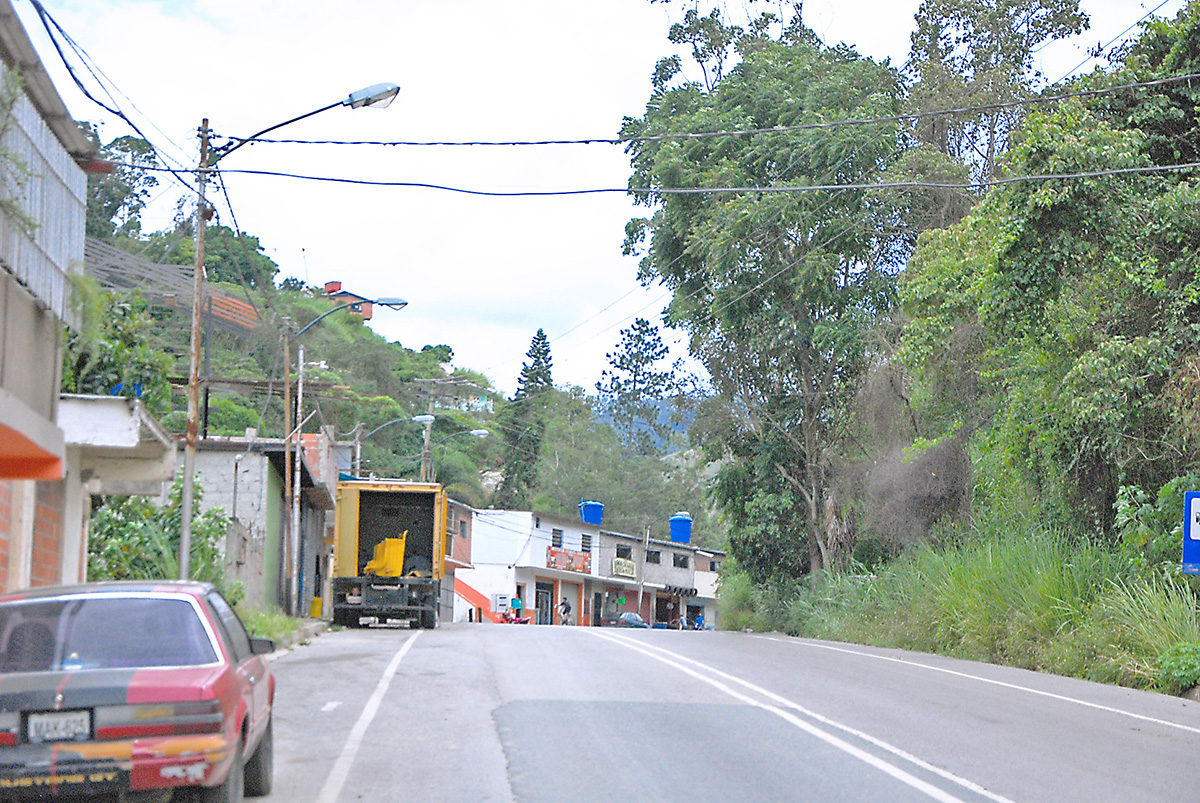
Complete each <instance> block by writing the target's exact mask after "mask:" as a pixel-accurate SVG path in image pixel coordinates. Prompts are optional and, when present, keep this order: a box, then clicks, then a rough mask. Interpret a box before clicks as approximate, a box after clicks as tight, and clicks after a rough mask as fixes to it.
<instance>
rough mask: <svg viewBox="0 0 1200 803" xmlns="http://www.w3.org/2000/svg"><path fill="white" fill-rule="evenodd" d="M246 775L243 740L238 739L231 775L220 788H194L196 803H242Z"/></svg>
mask: <svg viewBox="0 0 1200 803" xmlns="http://www.w3.org/2000/svg"><path fill="white" fill-rule="evenodd" d="M245 780H246V778H245V774H244V772H243V764H242V740H241V739H238V741H237V744H236V745H235V747H234V749H233V763H232V764H231V765H230V767H229V775H227V776H225V783H223V784H221V785H220V786H194V787H192V789H193V791H194V792H195V797H193V798H192V800H194V801H195V803H242V798H243V797H244V796H245V786H243V784H244V783H245Z"/></svg>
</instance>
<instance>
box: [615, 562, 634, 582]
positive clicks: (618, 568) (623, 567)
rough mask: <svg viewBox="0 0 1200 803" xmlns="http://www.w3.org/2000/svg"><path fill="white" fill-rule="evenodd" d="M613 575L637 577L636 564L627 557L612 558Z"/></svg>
mask: <svg viewBox="0 0 1200 803" xmlns="http://www.w3.org/2000/svg"><path fill="white" fill-rule="evenodd" d="M612 573H613V577H628V578H630V579H636V578H637V564H636V563H634V562H633V561H631V560H629V559H628V558H613V565H612Z"/></svg>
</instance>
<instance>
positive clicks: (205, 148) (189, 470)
mask: <svg viewBox="0 0 1200 803" xmlns="http://www.w3.org/2000/svg"><path fill="white" fill-rule="evenodd" d="M399 91H400V87H398V86H396V85H395V84H375V85H374V86H370V87H367V88H366V89H360V90H358V91H357V92H352V93H351V94H350V96H349V97H347V98H346V99H345V100H340V101H337V102H336V103H331V104H329V105H328V106H322V107H321V108H319V109H314V110H313V111H311V112H308V113H307V114H302V115H300V116H299V117H293V118H292V119H290V120H285V121H284V122H282V123H278V124H276V125H273V126H271V127H270V128H264V129H263V130H262V131H259V132H258V133H257V134H254V135H253V136H250V137H246V138H245V139H239V140H233V141H231V142H229V143H227V144H226V145H224V146H222V147H219V148H214V149H212V150H211V151H210V150H209V143H208V135H209V129H208V118H207V117H205V118H204V119H203V120H201V122H200V162H199V165H198V166H197V168H196V184H197V202H196V261H195V266H194V270H195V275H194V277H193V282H192V333H191V356H190V359H189V364H188V390H187V429H186V432H185V434H184V452H183V498H182V499H181V500H180V515H181V517H182V518H181V521H180V526H179V579H181V580H186V579H188V575H189V574H190V572H191V549H192V508H193V506H194V503H195V500H194V496H195V494H194V492H193V488H192V486H193V484H194V482H195V476H196V435H197V430H198V428H199V412H200V328H201V318H202V316H201V310H202V301H201V297H202V296H203V294H204V235H205V228H206V225H207V221H208V219H209V217H211V214H210V212H209V209H208V208H207V206H206V205H205V203H204V188H205V185H206V184H207V183H208V174H209V173H210V172H212V171H213V169H214V168H215V167H216V164H217V162H218V161H220V160H221V159H223V158H224V157H226V156H228V155H229V154H231V153H233V152H234V151H236V150H237V149H238V148H240V147H242V146H243V145H245V144H246V143H247V142H252V141H254V140H255V139H257V138H258V137H261V136H262V135H263V134H266V133H269V132H271V131H274V130H275V129H277V128H282V127H283V126H285V125H289V124H291V123H294V122H296V121H297V120H303V119H305V118H306V117H312V116H313V115H314V114H320V113H321V112H323V111H328V110H329V109H332V108H334V107H336V106H349V107H350V108H352V109H358V108H362V107H363V106H374V107H376V108H380V109H382V108H386V107H387V106H388V105H389V104H390V103H391V102H392V100H393V98H395V97H396V95H397V93H399Z"/></svg>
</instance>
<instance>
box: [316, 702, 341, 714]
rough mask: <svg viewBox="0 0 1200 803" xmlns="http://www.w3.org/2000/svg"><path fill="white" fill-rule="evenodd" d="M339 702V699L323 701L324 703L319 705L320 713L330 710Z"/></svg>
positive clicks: (339, 703)
mask: <svg viewBox="0 0 1200 803" xmlns="http://www.w3.org/2000/svg"><path fill="white" fill-rule="evenodd" d="M341 704H342V701H341V700H330V701H329V702H327V703H325V705H323V706H321V713H322V714H324V713H325V712H327V711H332V710H333V709H335V708H337V707H338V706H339V705H341Z"/></svg>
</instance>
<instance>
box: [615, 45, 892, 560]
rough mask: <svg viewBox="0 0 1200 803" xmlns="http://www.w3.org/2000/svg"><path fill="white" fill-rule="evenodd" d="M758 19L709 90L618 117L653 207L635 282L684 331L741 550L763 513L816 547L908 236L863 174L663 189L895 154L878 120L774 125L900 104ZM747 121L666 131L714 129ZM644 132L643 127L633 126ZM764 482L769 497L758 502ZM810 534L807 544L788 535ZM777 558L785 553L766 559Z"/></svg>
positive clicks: (873, 113) (637, 187)
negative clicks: (707, 393)
mask: <svg viewBox="0 0 1200 803" xmlns="http://www.w3.org/2000/svg"><path fill="white" fill-rule="evenodd" d="M761 31H762V29H761V28H759V29H755V31H754V32H753V35H752V34H747V35H745V36H743V37H742V38H740V39H738V40H737V41H736V42H735V46H736V47H737V48H738V50H739V52H741V54H742V56H743V59H742V62H741V63H740V64H739V65H738V66H737V67H735V68H734V69H732V70H730V71H728V72H727V73H726V74H725V75H724V77H723V78H722V79H721V80H720V81H719V82H718V83H717V84H716V85H715V86H714V87H713V89H712V91H711V92H706V91H705V90H704V87H702V86H700V85H698V84H695V83H683V84H681V85H679V86H676V87H674V88H666V87H656V88H655V90H654V91H653V93H652V95H651V98H650V102H649V103H648V104H647V111H646V114H645V116H644V117H643V118H641V119H627V120H626V122H625V125H624V127H623V129H622V133H623V135H624V136H626V137H628V138H630V144H629V146H628V149H629V151H630V153H631V156H632V165H633V176H632V178H631V179H630V182H629V186H630V189H631V190H634V191H636V192H637V193H638V195H637V196H636V197H637V199H638V201H639V202H641V203H644V204H647V205H651V206H654V207H656V211H655V212H654V214H653V216H652V217H651V218H649V219H641V220H634V221H631V222H630V223H629V224H628V226H627V227H626V233H627V237H626V246H625V247H626V252H627V253H639V252H640V249H641V247H642V245H643V243H645V242H646V240H647V239H648V240H649V243H648V246H647V247H646V249H645V252H644V256H643V259H642V261H641V263H640V276H641V278H642V280H643V281H645V282H651V281H659V282H662V283H664V284H666V285H667V286H668V287H669V288H670V289H671V290H672V291H673V298H672V301H671V304H670V306H669V308H668V321H667V322H668V323H669V324H671V325H674V326H679V327H681V328H683V329H684V330H685V331H687V332H688V333H689V337H690V344H689V348H690V350H691V352H692V354H693V355H695V356H696V357H698V358H699V359H700V360H701V361H702V362H703V363H704V364H705V366H706V367H707V369H708V372H709V374H710V376H712V377H713V386H714V389H715V390H716V392H717V399H716V401H715V402H714V404H715V405H717V406H718V407H719V409H717V410H712V409H710V410H709V412H708V413H707V414H706V415H707V416H708V417H709V419H710V422H709V424H708V426H707V427H706V430H707V436H708V445H709V447H710V449H712V451H713V454H711V456H712V457H714V458H719V457H733V458H734V459H733V460H732V461H730V462H727V463H726V464H725V468H724V469H723V470H722V472H721V473H720V474H719V475H718V483H717V485H718V487H717V493H718V498H719V499H720V500H721V501H722V504H723V507H724V508H725V511H726V513H727V514H730V515H731V516H732V517H733V519H734V520H733V522H732V527H731V538H730V546H731V549H732V550H733V551H734V552H735V555H736V556H737V558H738V561H739V563H740V564H742V565H746V564H747V563H748V562H751V561H753V560H754V555H753V554H751V553H753V552H754V551H755V550H759V549H761V546H762V545H761V542H751V541H747V540H740V539H741V536H742V533H744V532H745V530H744V528H743V529H741V530H739V527H740V526H741V525H745V524H746V523H747V522H749V521H751V520H756V521H761V518H757V519H756V518H755V517H761V516H766V517H767V518H768V521H769V525H768V526H767V527H766V530H767V531H768V532H769V534H770V536H771V537H772V538H777V539H784V540H785V541H786V542H787V543H788V546H787V547H785V548H784V549H782V550H780V551H783V552H789V554H795V553H797V552H804V551H806V552H807V567H808V568H810V569H811V570H814V571H815V570H819V569H821V568H822V566H823V565H824V563H825V562H826V554H825V553H826V552H827V550H826V544H825V542H824V538H823V534H822V524H821V522H822V519H823V515H822V510H823V507H824V495H825V488H826V483H827V477H826V471H827V463H828V460H827V458H828V454H829V452H830V451H831V450H833V449H835V448H836V446H837V443H838V438H839V433H840V427H841V419H842V416H843V415H844V412H845V409H846V405H847V403H848V401H849V400H850V399H851V398H852V397H853V393H854V389H855V387H856V384H857V383H858V381H859V380H860V378H861V376H862V374H863V372H864V371H865V369H866V367H867V366H868V365H869V364H870V363H871V361H872V352H871V349H870V347H869V337H868V333H869V332H870V330H871V327H872V326H873V322H874V320H875V318H876V317H877V316H885V315H887V314H888V313H889V311H890V310H891V309H892V305H893V302H894V276H893V274H894V270H895V266H896V264H897V263H898V262H899V261H901V260H902V259H903V258H904V244H903V242H899V241H897V240H896V239H895V238H894V237H892V236H891V235H890V232H892V231H893V230H894V227H893V226H892V225H890V224H891V221H892V220H893V219H894V217H895V215H896V210H897V209H898V208H899V207H898V203H897V200H896V199H895V198H894V197H892V196H889V195H888V194H885V193H882V192H875V193H867V192H865V191H861V190H840V191H813V192H804V193H799V192H795V193H792V192H755V191H746V192H737V191H730V192H725V193H720V194H715V193H710V194H695V195H693V194H669V193H667V192H665V190H667V189H692V188H703V187H758V186H761V187H772V186H781V185H789V184H795V185H824V184H832V183H848V184H849V183H854V184H858V183H871V182H873V181H876V180H878V177H879V175H880V173H881V171H882V170H884V169H886V167H887V166H888V165H890V164H891V163H893V161H894V160H895V158H896V156H897V153H898V149H899V132H898V131H897V130H896V128H895V126H894V125H893V124H891V123H880V124H874V125H869V126H858V127H845V128H838V129H832V130H819V131H818V130H815V129H807V130H790V131H779V130H773V129H776V128H781V127H790V126H796V125H798V124H801V123H811V122H817V121H824V120H830V119H852V118H879V117H888V116H891V115H894V114H896V113H897V112H898V111H899V102H900V94H901V93H900V77H899V75H898V74H897V73H896V72H895V71H894V70H892V69H891V68H890V67H888V66H886V65H880V64H876V63H874V62H872V61H869V60H867V59H863V58H861V57H859V56H858V55H857V54H855V53H853V52H852V51H849V50H847V49H845V48H836V49H830V48H825V47H823V46H822V45H821V44H820V43H819V42H818V41H817V40H816V37H815V36H814V35H813V34H812V32H811V31H808V30H807V29H804V28H803V27H801V26H800V25H799V24H795V23H794V24H792V25H791V26H789V27H788V28H787V29H786V30H785V31H784V33H783V35H782V38H781V39H780V40H779V41H773V40H768V39H767V38H765V36H763V35H762V33H761ZM746 129H748V130H754V131H756V132H758V133H753V134H747V135H738V136H725V137H710V138H696V137H692V138H685V139H677V138H673V137H672V135H679V134H685V133H689V134H690V133H694V132H702V131H719V130H746ZM645 137H654V138H652V139H645ZM761 494H768V495H769V496H770V500H769V502H768V503H766V504H757V503H755V502H754V499H755V497H756V496H758V495H761ZM805 542H807V550H798V549H796V547H800V546H802V545H803V544H804V543H805ZM777 566H778V569H779V570H780V571H781V572H784V573H787V572H790V571H792V570H793V569H794V568H795V566H794V565H791V566H785V565H782V564H777Z"/></svg>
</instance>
